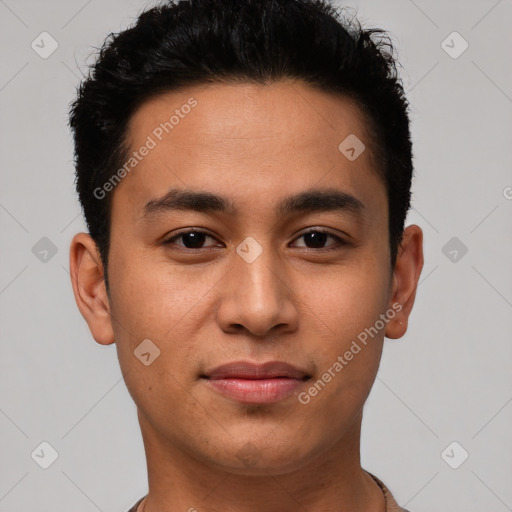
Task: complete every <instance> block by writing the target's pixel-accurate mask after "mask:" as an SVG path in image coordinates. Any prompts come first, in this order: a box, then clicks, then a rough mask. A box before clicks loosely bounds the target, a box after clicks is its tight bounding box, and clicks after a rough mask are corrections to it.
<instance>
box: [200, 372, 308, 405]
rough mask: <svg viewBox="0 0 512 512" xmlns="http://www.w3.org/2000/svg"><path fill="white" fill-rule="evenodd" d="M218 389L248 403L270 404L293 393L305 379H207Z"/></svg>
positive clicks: (228, 395)
mask: <svg viewBox="0 0 512 512" xmlns="http://www.w3.org/2000/svg"><path fill="white" fill-rule="evenodd" d="M207 382H208V383H209V385H210V386H212V387H213V388H214V389H215V390H216V391H218V392H220V393H222V394H223V395H225V396H227V397H228V398H232V399H234V400H237V401H239V402H243V403H247V404H270V403H273V402H278V401H279V400H283V399H284V398H286V397H288V396H290V395H292V394H293V392H294V391H295V390H296V389H297V388H298V387H299V386H301V385H302V384H303V383H304V381H303V380H299V379H291V378H280V379H234V378H233V379H207Z"/></svg>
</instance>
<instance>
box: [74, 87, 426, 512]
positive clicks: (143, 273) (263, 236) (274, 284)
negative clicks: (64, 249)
mask: <svg viewBox="0 0 512 512" xmlns="http://www.w3.org/2000/svg"><path fill="white" fill-rule="evenodd" d="M190 97H193V98H195V99H196V100H197V102H198V104H197V106H196V107H195V108H194V109H193V110H192V111H191V113H190V114H188V115H187V116H186V117H185V118H184V119H182V120H180V123H179V124H178V125H177V126H176V127H175V128H174V129H173V131H172V132H171V133H169V134H167V135H165V136H164V137H163V139H162V141H161V142H159V143H158V145H157V146H156V147H155V148H154V149H152V150H151V151H150V153H149V154H148V155H147V156H146V157H145V158H144V159H143V160H142V161H141V162H140V163H139V164H138V165H137V167H136V168H135V169H134V170H133V171H132V172H131V173H130V174H129V175H127V176H126V177H125V178H124V179H123V180H122V181H121V183H120V184H119V185H118V186H117V187H116V189H115V191H114V195H113V203H112V221H111V226H112V234H111V248H110V259H109V268H108V276H109V284H110V296H109V295H108V294H107V292H106V288H105V283H104V280H103V276H104V269H103V267H102V265H101V260H100V257H99V253H98V251H97V249H96V246H95V244H94V242H93V240H92V239H91V238H90V236H89V235H88V234H86V233H80V234H77V235H76V236H75V237H74V239H73V241H72V244H71V251H70V269H71V278H72V284H73V290H74V294H75V298H76V302H77V305H78V307H79V309H80V311H81V313H82V315H83V316H84V318H85V320H86V321H87V323H88V325H89V328H90V331H91V333H92V335H93V337H94V339H95V340H96V341H97V342H98V343H100V344H104V345H108V344H111V343H116V346H117V352H118V357H119V362H120V365H121V369H122V372H123V374H124V378H125V382H126V385H127V388H128V390H129V392H130V394H131V396H132V397H133V400H134V401H135V403H136V405H137V410H138V418H139V423H140V426H141V431H142V436H143V440H144V447H145V450H146V456H147V464H148V477H149V494H148V498H147V499H146V500H144V502H143V504H142V505H143V507H145V509H144V510H145V512H157V511H160V512H175V511H186V510H194V508H195V509H196V510H197V511H200V512H203V511H204V512H214V511H219V512H220V511H225V510H230V511H236V512H260V511H261V510H265V511H268V512H297V511H306V510H307V511H319V510H322V511H326V512H329V511H332V512H334V511H336V512H348V511H350V512H363V511H366V512H367V511H370V510H371V511H372V512H384V511H385V503H384V498H383V495H382V492H381V491H380V489H379V487H378V486H377V485H376V483H375V482H374V481H373V479H372V478H371V477H370V476H369V475H368V473H366V472H365V471H364V470H363V469H362V468H361V464H360V444H359V443H360V431H361V421H362V409H363V405H364V403H365V401H366V398H367V396H368V394H369V392H370V389H371V387H372V385H373V382H374V380H375V377H376V374H377V370H378V367H379V362H380V358H381V353H382V348H383V342H384V336H387V337H388V338H400V337H401V336H403V335H404V333H405V332H406V330H407V320H408V317H409V314H410V312H411V309H412V306H413V303H414V298H415V294H416V288H417V284H418V279H419V276H420V273H421V269H422V266H423V253H422V231H421V229H420V228H419V227H418V226H415V225H411V226H408V227H407V228H406V229H405V233H404V239H403V242H402V244H401V246H400V248H399V253H398V258H397V261H396V265H395V266H394V268H391V266H390V252H389V240H388V236H389V234H388V206H387V198H386V191H385V186H384V183H383V182H382V180H381V178H380V177H379V176H378V174H377V173H376V171H375V169H374V168H373V164H372V161H371V158H370V147H369V142H368V145H367V148H366V150H365V151H364V152H363V153H362V154H361V155H360V156H359V158H357V159H356V160H355V161H349V160H348V159H347V158H345V156H344V155H343V154H342V153H341V152H340V151H339V150H338V145H339V144H340V143H341V141H343V140H344V139H345V138H346V137H347V136H348V135H349V134H356V136H357V137H358V138H359V139H360V140H362V141H363V142H364V141H365V140H366V139H367V137H366V135H365V133H366V132H365V123H364V118H363V116H362V114H361V112H360V111H359V109H358V108H357V106H355V105H354V104H353V103H351V102H350V101H349V100H347V99H346V98H343V97H340V96H334V95H330V94H326V93H323V92H319V91H316V90H314V89H312V88H310V87H309V86H307V85H305V84H302V83H300V82H291V81H288V82H284V81H282V82H277V83H273V84H271V85H255V84H216V85H209V86H207V87H204V86H202V87H190V88H187V89H185V90H182V91H180V92H172V93H166V94H162V95H160V96H157V97H155V98H153V99H151V100H149V101H147V102H146V103H144V104H143V105H142V106H141V107H140V108H139V109H138V110H137V111H136V112H135V114H134V116H133V117H132V119H131V123H130V127H129V128H130V130H129V133H130V147H131V149H132V150H136V149H138V148H140V146H141V145H143V144H144V142H145V141H146V139H147V136H148V135H150V134H151V133H152V132H153V130H154V129H155V127H156V126H158V125H159V124H160V123H161V122H163V121H165V120H167V119H168V118H169V112H171V113H172V112H173V111H174V110H175V109H177V108H180V106H181V105H183V104H185V103H186V102H187V100H188V99H189V98H190ZM173 187H177V188H181V189H191V190H194V191H208V192H212V193H215V194H218V195H221V196H224V197H226V198H229V199H230V200H231V201H233V203H235V205H236V207H237V212H236V213H235V214H226V213H220V212H195V211H172V210H171V211H162V212H160V213H159V214H157V215H153V216H150V217H147V218H144V215H143V213H144V206H145V205H146V203H148V202H149V201H150V200H152V199H154V198H158V197H161V196H164V195H165V194H166V193H167V192H168V190H169V189H170V188H173ZM313 187H315V188H319V187H321V188H331V189H336V190H339V191H342V192H345V193H347V194H350V195H352V196H354V197H355V198H357V199H358V200H359V201H361V202H362V203H363V204H364V207H365V209H364V213H363V214H361V215H354V214H352V213H350V212H348V211H342V212H339V213H336V212H332V211H331V212H329V211H327V212H306V213H304V212H299V213H296V214H292V215H288V216H286V217H280V216H278V215H277V214H276V212H275V207H276V205H277V204H278V203H279V202H280V200H281V199H283V198H284V197H287V196H289V195H293V194H297V193H300V192H303V191H305V190H308V189H310V188H313ZM191 228H195V229H198V230H202V231H206V232H207V234H208V235H210V236H211V237H213V238H210V236H207V237H205V239H204V241H203V242H202V245H201V244H199V247H202V248H200V249H189V251H190V252H189V253H186V252H183V251H182V250H180V249H183V248H184V245H185V243H186V242H187V241H188V240H190V237H188V238H186V239H185V240H184V239H183V237H181V238H178V239H175V240H174V242H173V243H174V245H172V244H171V245H170V244H167V245H166V244H165V243H164V242H165V241H166V240H169V238H171V237H172V236H174V235H176V234H178V233H182V232H184V231H187V229H188V230H189V231H190V230H191ZM312 228H319V229H325V230H328V231H329V234H332V235H334V236H338V237H340V239H342V240H344V241H345V243H344V244H343V245H339V246H338V243H339V242H338V240H337V239H336V238H331V237H328V238H327V239H326V240H325V242H324V243H323V246H322V244H320V245H319V246H320V247H334V246H337V247H338V248H337V249H336V250H332V251H325V250H323V251H322V249H316V248H315V247H318V246H314V245H311V243H310V242H309V240H308V239H307V238H304V237H303V236H302V235H304V233H305V232H307V231H311V230H313V229H312ZM313 231H314V230H313ZM248 236H251V237H253V238H254V239H255V240H256V241H257V242H258V244H259V245H260V246H261V249H262V253H261V254H260V256H259V257H258V258H257V259H256V260H254V261H253V262H251V263H248V262H247V261H245V260H244V259H243V258H241V257H240V256H239V254H238V253H237V252H236V248H237V247H238V246H239V245H240V244H241V243H242V242H243V241H244V240H245V239H246V238H247V237H248ZM308 244H309V245H308ZM194 250H195V251H196V253H192V251H194ZM393 304H395V305H396V304H400V305H401V310H400V311H399V312H397V313H396V315H394V318H393V319H390V320H389V321H388V322H387V323H386V324H385V327H384V328H383V329H381V330H380V331H379V333H378V335H376V336H375V337H374V338H373V339H371V341H369V342H368V344H367V345H366V346H365V347H364V348H363V349H362V350H361V351H360V352H359V353H358V354H357V355H355V356H354V358H353V359H352V360H351V361H350V362H349V363H348V364H347V365H346V366H344V367H343V369H342V370H341V371H339V372H338V373H336V376H335V377H333V378H332V379H331V381H330V382H329V383H328V384H327V385H326V386H325V387H324V388H323V389H322V390H321V391H320V392H318V394H317V395H316V396H314V397H312V398H311V400H310V402H309V403H307V404H302V403H300V402H299V400H298V399H297V396H296V395H297V393H295V394H294V395H292V396H290V397H287V398H285V399H283V400H281V401H279V402H276V403H272V404H267V405H247V404H242V403H240V402H237V401H235V400H232V399H229V398H227V397H225V396H224V395H221V394H219V393H217V392H215V391H212V389H211V388H210V387H209V386H208V385H207V383H206V382H205V381H204V379H201V378H200V375H201V374H202V373H204V372H205V371H206V370H208V369H212V368H214V367H216V366H218V365H220V364H224V363H226V362H230V361H235V360H251V361H256V362H263V361H269V360H279V361H286V362H289V363H291V364H293V365H295V366H298V367H300V368H303V369H306V370H307V372H308V373H309V374H310V375H311V377H312V378H311V381H310V382H307V383H304V385H303V387H301V388H300V389H299V391H304V390H307V389H308V388H309V387H310V385H311V383H312V382H315V381H317V380H318V379H319V378H320V377H321V376H322V374H323V373H324V372H326V371H327V369H328V368H329V367H332V366H333V363H334V362H335V361H336V360H337V357H338V356H339V355H343V354H344V353H345V352H346V351H347V350H348V349H349V347H350V345H351V343H352V342H353V340H355V339H357V336H358V335H359V334H360V333H361V332H362V331H364V329H365V328H369V327H370V326H373V325H374V324H375V322H376V320H378V319H379V315H381V314H385V313H386V311H387V310H389V309H390V308H392V305H393ZM144 339H150V340H151V341H152V342H153V343H154V344H155V345H156V346H158V348H159V349H160V356H159V357H158V358H156V359H155V360H154V361H153V362H152V363H151V364H150V365H148V366H146V365H144V364H142V363H141V361H140V360H139V359H138V358H137V357H135V356H134V350H135V349H136V347H137V346H138V345H139V344H140V343H141V341H142V340H144ZM245 453H250V454H251V457H249V458H248V457H244V456H243V454H245ZM143 507H140V508H139V510H142V508H143Z"/></svg>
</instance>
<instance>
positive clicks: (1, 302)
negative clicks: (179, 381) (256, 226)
mask: <svg viewBox="0 0 512 512" xmlns="http://www.w3.org/2000/svg"><path fill="white" fill-rule="evenodd" d="M145 5H149V4H148V3H147V2H145V1H142V0H138V1H136V0H130V1H127V0H106V1H99V0H90V1H84V0H72V1H63V0H60V1H57V0H53V1H44V2H43V1H35V0H33V1H29V0H0V34H1V35H0V37H1V43H2V46H1V50H0V51H1V63H2V66H1V69H0V109H1V116H0V134H1V140H0V172H1V188H0V227H1V236H2V250H1V253H0V254H1V267H0V308H1V316H0V326H1V344H2V345H1V347H2V351H1V354H2V355H1V358H0V449H1V461H2V462H1V465H0V511H5V512H7V511H9V512H12V511H16V512H29V511H31V512H32V511H36V510H37V511H38V512H46V511H48V512H49V511H70V510H72V511H74V512H94V511H97V510H100V511H105V512H106V511H112V512H115V511H119V512H125V511H126V510H127V509H128V508H129V506H131V505H132V504H133V503H134V502H135V501H136V500H137V499H138V498H139V497H141V496H142V495H143V494H145V493H146V491H147V479H146V467H145V458H144V451H143V445H142V439H141V436H140V432H139V427H138V423H137V418H136V410H135V406H134V404H133V403H132V401H131V398H130V396H129V394H128V392H127V390H126V388H125V385H124V383H123V381H122V377H121V373H120V370H119V367H118V362H117V356H116V352H115V346H114V345H111V346H108V347H104V346H100V345H98V344H96V343H95V342H94V340H93V339H92V337H91V336H90V333H89V331H88V329H87V326H86V324H85V322H84V320H83V319H82V317H81V316H80V314H79V312H78V310H77V308H76V306H75V302H74V299H73V297H72V291H71V285H70V280H69V273H68V248H69V242H70V240H71V237H72V236H73V234H74V233H76V232H78V231H81V230H84V224H83V222H82V219H81V215H80V209H79V205H78V202H77V200H76V197H75V193H74V186H73V165H72V142H71V136H70V134H69V132H68V128H67V125H66V122H67V108H68V104H69V102H70V101H71V100H72V98H73V96H74V94H75V88H76V86H77V84H78V82H79V78H80V76H81V70H83V69H85V64H86V63H87V62H91V61H92V57H91V54H92V51H93V47H98V46H100V44H101V42H102V40H103V38H104V37H105V36H106V35H107V34H108V33H109V32H111V31H114V32H117V31H119V30H121V29H123V28H125V27H127V25H128V24H131V23H132V21H133V18H134V17H135V16H136V15H137V14H138V12H140V10H141V9H142V8H143V6H145ZM346 5H350V6H352V7H355V8H357V9H358V12H359V18H360V19H361V21H362V22H363V23H364V24H365V25H368V26H378V27H381V28H384V29H386V30H390V31H391V32H392V34H393V40H394V41H395V42H396V44H397V48H398V56H399V59H400V61H401V62H402V64H403V67H404V71H403V72H402V76H403V80H404V84H405V87H406V91H407V92H408V97H409V99H410V101H411V104H412V131H413V137H414V145H415V167H416V178H415V182H414V199H413V205H414V209H413V210H412V211H411V214H410V216H409V220H408V223H413V222H414V223H418V224H420V225H421V226H422V228H423V229H424V233H425V267H424V271H423V274H422V278H421V284H420V286H419V290H418V296H417V302H416V306H415V309H414V311H413V314H412V317H411V322H410V328H409V331H408V333H407V334H406V336H405V337H404V338H402V339H401V340H387V341H386V344H385V349H384V355H383V359H382V363H381V368H380V371H379V375H378V377H377V381H376V383H375V386H374V388H373V390H372V393H371V395H370V398H369V401H368V403H367V405H366V412H365V420H364V422H363V434H362V461H363V466H364V467H365V468H366V469H367V470H369V471H371V472H373V473H374V474H376V475H377V476H379V477H380V478H381V479H383V480H384V482H386V483H387V484H388V486H389V487H390V489H391V490H392V492H393V493H394V494H395V497H396V498H397V500H398V501H399V503H400V504H401V505H403V506H406V507H407V508H410V509H411V510H412V511H413V512H427V511H428V512H432V511H436V512H448V511H450V512H456V511H464V512H476V511H480V512H483V511H485V512H502V511H506V510H512V487H511V486H510V482H511V478H512V457H511V454H512V440H511V437H510V427H511V419H512V404H511V401H512V378H511V376H510V369H511V364H510V363H511V359H512V357H511V354H512V343H510V341H511V339H510V332H511V327H512V315H511V312H512V311H511V308H512V271H511V265H510V260H511V258H510V254H511V252H512V237H511V234H512V233H511V227H512V200H511V199H512V188H511V187H512V172H511V168H512V167H511V163H512V138H511V136H512V128H511V118H512V116H511V113H512V74H511V69H510V62H511V61H510V48H511V47H512V32H511V30H510V26H511V22H512V1H511V0H500V1H496V0H472V1H449V2H447V1H441V0H438V1H426V0H421V1H420V0H415V1H414V2H413V1H412V0H393V1H387V2H379V1H377V0H366V1H361V2H348V3H347V4H346ZM43 31H47V32H48V33H49V34H50V35H51V36H52V37H53V38H54V39H55V40H56V41H57V43H58V48H57V50H56V51H55V52H54V53H53V54H52V55H50V56H49V57H48V58H46V59H43V58H42V57H41V56H40V55H39V54H38V53H36V51H34V50H33V49H32V47H31V43H32V41H34V40H35V41H36V43H37V42H38V41H39V45H40V46H42V45H43V43H41V42H40V40H41V38H40V37H39V34H40V33H41V32H43ZM454 31H456V32H458V33H459V34H460V36H461V37H462V38H464V40H466V41H467V42H468V44H469V47H468V48H467V50H466V51H465V52H464V53H462V54H461V55H458V53H460V51H461V49H462V48H463V41H462V40H461V39H460V38H458V36H450V37H448V36H449V35H450V34H452V32H454ZM45 37H47V36H45ZM447 37H448V39H447ZM445 40H446V42H445V43H444V44H443V41H445ZM450 47H451V48H450ZM44 48H45V51H47V50H48V49H50V48H51V46H50V40H49V39H45V43H44ZM445 50H448V51H449V52H451V53H452V56H450V55H449V54H448V53H447V51H445ZM454 55H457V58H453V56H454ZM43 237H47V238H48V239H49V240H50V241H51V243H52V244H54V246H55V249H56V251H57V252H56V253H55V254H54V255H52V252H51V246H50V245H49V243H48V241H47V240H43V241H40V240H41V239H42V238H43ZM452 237H456V238H457V240H455V241H452V242H450V243H449V244H448V246H447V245H446V244H447V243H448V242H449V241H450V240H451V239H452ZM36 244H39V245H36ZM462 244H463V245H462ZM34 246H36V249H34V250H33V247H34ZM464 247H467V250H468V251H467V253H466V254H463V248H464ZM45 248H46V249H48V248H50V252H48V253H46V254H45V253H44V252H42V251H44V249H45ZM55 249H54V250H55ZM454 250H455V251H456V253H455V252H453V251H454ZM455 257H456V259H455V261H453V260H454V258H455ZM45 258H46V261H44V260H45ZM41 259H43V261H41ZM507 434H508V435H507ZM43 441H46V442H48V443H49V444H50V445H51V446H53V448H54V449H55V450H56V451H57V452H58V458H57V460H56V461H55V462H54V463H53V464H52V465H51V466H50V467H49V468H48V469H42V468H41V467H40V466H39V464H38V463H41V462H42V459H44V457H42V456H40V457H39V459H38V458H37V456H34V459H35V460H37V461H38V463H36V461H35V460H34V459H33V458H32V457H31V453H33V451H34V450H36V453H39V454H41V453H42V452H41V451H40V450H41V448H40V447H39V445H40V443H41V442H43ZM453 441H456V442H457V443H458V444H457V445H455V447H454V446H453V445H452V446H451V447H450V448H449V449H448V450H445V449H446V448H447V447H448V446H449V445H450V443H452V442H453ZM43 448H44V447H43ZM452 448H453V450H452ZM463 450H465V451H467V452H468V453H469V457H468V458H467V460H465V462H463V463H462V464H461V465H460V466H459V467H458V468H457V469H453V468H452V467H450V465H449V464H448V462H450V464H452V465H453V466H456V465H458V464H460V463H461V461H462V459H463V457H462V456H463V454H464V451H463ZM48 454H49V451H48V449H46V451H45V457H48V456H49V455H48ZM443 454H444V455H443Z"/></svg>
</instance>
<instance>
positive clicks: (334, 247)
mask: <svg viewBox="0 0 512 512" xmlns="http://www.w3.org/2000/svg"><path fill="white" fill-rule="evenodd" d="M190 233H199V234H203V235H206V236H209V237H210V238H213V239H215V237H214V236H213V235H210V234H209V233H207V232H206V231H202V230H199V229H191V230H189V231H183V232H181V233H178V234H177V235H174V236H173V237H172V238H169V239H168V240H166V241H164V242H163V244H164V245H174V243H173V242H174V241H175V240H177V239H179V238H180V237H182V236H184V235H188V234H190ZM310 233H324V234H326V235H328V236H330V237H332V238H334V239H335V240H336V243H335V244H331V245H330V246H327V247H323V248H322V247H321V248H319V249H315V248H311V247H301V249H306V250H308V251H315V252H327V251H335V250H340V249H341V248H342V247H343V246H345V245H348V243H347V242H346V241H345V240H343V239H342V238H340V237H339V236H337V235H334V234H333V233H331V232H330V231H326V230H323V229H310V230H309V231H306V232H305V233H302V234H301V235H299V236H298V237H297V238H295V240H297V239H299V238H302V237H304V236H306V235H309V234H310ZM177 247H179V249H178V250H180V251H185V252H189V253H197V252H199V251H201V250H203V249H208V247H200V248H199V249H190V248H188V247H185V246H181V245H178V246H177Z"/></svg>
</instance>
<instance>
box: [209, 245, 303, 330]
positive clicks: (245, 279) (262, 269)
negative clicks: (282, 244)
mask: <svg viewBox="0 0 512 512" xmlns="http://www.w3.org/2000/svg"><path fill="white" fill-rule="evenodd" d="M233 256H234V258H233V266H232V269H231V272H230V273H229V274H228V278H229V279H232V283H233V285H232V286H229V287H227V289H228V290H229V291H228V293H227V294H225V295H224V296H223V298H222V301H223V303H222V305H221V308H220V310H219V315H220V316H219V322H221V324H222V327H223V328H224V329H229V328H232V326H233V325H235V324H237V325H243V326H244V327H246V328H247V329H248V330H249V331H251V332H252V333H253V334H255V335H260V336H261V335H264V334H265V333H267V332H268V331H269V330H271V329H272V328H273V327H275V326H277V325H281V324H286V325H287V326H288V327H294V326H295V323H296V311H295V308H294V306H293V301H292V300H291V296H290V293H291V292H290V290H289V288H288V286H286V285H285V280H286V279H285V276H284V274H283V275H280V274H281V273H282V272H284V270H283V269H282V267H281V265H280V264H279V261H278V255H277V254H276V251H275V250H273V248H272V247H270V243H269V242H264V243H263V242H262V243H260V242H258V241H257V240H256V239H255V238H253V237H247V238H246V239H245V240H244V241H243V242H242V243H240V244H239V245H238V247H237V248H236V254H234V255H233Z"/></svg>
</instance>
